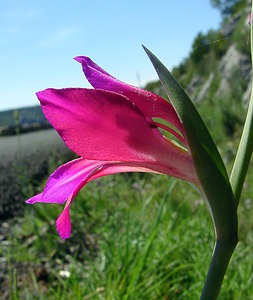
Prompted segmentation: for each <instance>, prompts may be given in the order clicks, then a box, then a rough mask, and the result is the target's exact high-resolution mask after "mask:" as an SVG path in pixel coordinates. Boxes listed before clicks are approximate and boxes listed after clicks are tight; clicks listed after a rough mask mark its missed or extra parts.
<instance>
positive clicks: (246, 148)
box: [230, 1, 253, 206]
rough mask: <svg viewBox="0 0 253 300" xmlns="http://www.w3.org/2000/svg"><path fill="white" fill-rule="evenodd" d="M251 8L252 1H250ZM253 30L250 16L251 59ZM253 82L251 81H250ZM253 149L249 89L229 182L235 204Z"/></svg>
mask: <svg viewBox="0 0 253 300" xmlns="http://www.w3.org/2000/svg"><path fill="white" fill-rule="evenodd" d="M252 8H253V1H252ZM252 41H253V30H252V18H251V31H250V44H251V46H250V47H251V59H252V61H253V49H252V48H253V47H252ZM252 82H253V81H252ZM252 151H253V93H252V91H251V96H250V102H249V108H248V112H247V116H246V121H245V124H244V128H243V132H242V137H241V140H240V144H239V147H238V150H237V154H236V158H235V161H234V165H233V168H232V172H231V176H230V182H231V186H232V189H233V192H234V196H235V200H236V203H237V206H238V204H239V201H240V196H241V192H242V188H243V184H244V181H245V177H246V174H247V170H248V167H249V163H250V159H251V155H252Z"/></svg>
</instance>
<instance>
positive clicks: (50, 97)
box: [27, 56, 199, 239]
mask: <svg viewBox="0 0 253 300" xmlns="http://www.w3.org/2000/svg"><path fill="white" fill-rule="evenodd" d="M75 59H76V60H77V61H78V62H80V63H81V64H82V67H83V71H84V74H85V76H86V77H87V79H88V81H89V82H90V83H91V85H92V86H93V87H94V89H85V88H66V89H46V90H44V91H42V92H38V93H37V96H38V98H39V100H40V102H41V106H42V109H43V112H44V114H45V116H46V117H47V119H48V120H49V121H50V122H51V124H52V125H53V127H54V128H55V129H56V130H57V132H58V133H59V135H60V136H61V137H62V139H63V140H64V142H65V143H66V145H67V146H68V147H69V148H70V149H71V150H72V151H74V152H75V153H76V154H78V155H79V156H80V158H78V159H75V160H73V161H70V162H68V163H66V164H64V165H62V166H60V167H59V168H58V169H57V170H56V171H55V172H54V173H53V174H52V175H51V176H50V177H49V179H48V182H47V184H46V187H45V189H44V191H43V192H42V193H41V194H39V195H36V196H34V197H32V198H30V199H29V200H27V203H30V204H33V203H35V202H47V203H59V204H63V203H66V204H65V208H64V210H63V212H62V213H61V214H60V216H59V218H58V219H57V221H56V228H57V230H58V232H59V234H60V236H61V238H62V239H66V238H68V237H69V236H70V233H71V222H70V215H69V209H70V204H71V203H72V201H73V200H74V198H75V196H76V195H77V193H78V192H79V191H80V189H81V188H83V187H84V186H85V185H86V184H87V183H88V182H89V181H92V180H94V179H96V178H99V177H102V176H106V175H109V174H115V173H120V172H135V171H137V172H151V173H158V174H166V175H169V176H174V177H176V178H180V179H183V180H186V181H188V182H191V183H193V184H195V185H199V180H198V177H197V174H196V171H195V167H194V163H193V159H192V156H191V153H190V149H189V146H188V143H187V139H186V135H185V133H184V128H183V126H182V123H181V121H180V119H179V117H178V115H177V113H176V111H175V109H174V108H173V106H172V105H171V104H170V103H169V102H168V101H166V100H164V99H162V98H161V97H159V96H157V95H155V94H153V93H151V92H148V91H145V90H143V89H140V88H136V87H133V86H131V85H128V84H125V83H123V82H121V81H119V80H117V79H116V78H114V77H112V76H111V75H109V74H108V73H106V72H105V71H104V70H103V69H101V68H100V67H99V66H97V65H96V64H95V63H94V62H93V61H92V60H90V59H89V58H88V57H83V56H81V57H76V58H75ZM161 120H163V121H161ZM165 124H166V125H165ZM162 132H163V133H164V134H165V135H166V132H167V133H169V137H166V136H165V135H163V133H162Z"/></svg>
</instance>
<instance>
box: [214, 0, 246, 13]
mask: <svg viewBox="0 0 253 300" xmlns="http://www.w3.org/2000/svg"><path fill="white" fill-rule="evenodd" d="M211 4H212V5H213V7H215V8H218V9H219V10H220V12H221V14H222V15H223V16H231V15H234V14H235V13H236V12H238V11H239V10H240V9H242V8H243V7H245V5H246V4H247V0H211Z"/></svg>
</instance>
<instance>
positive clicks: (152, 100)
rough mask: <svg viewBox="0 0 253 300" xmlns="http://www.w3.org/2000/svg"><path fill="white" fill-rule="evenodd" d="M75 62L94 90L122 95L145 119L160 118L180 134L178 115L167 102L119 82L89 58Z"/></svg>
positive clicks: (76, 58)
mask: <svg viewBox="0 0 253 300" xmlns="http://www.w3.org/2000/svg"><path fill="white" fill-rule="evenodd" d="M75 60H76V61H78V62H80V63H81V64H82V68H83V72H84V74H85V76H86V78H87V80H88V81H89V82H90V83H91V85H92V86H93V87H94V88H95V89H102V90H108V91H113V92H116V93H119V94H122V95H124V96H126V97H127V98H128V99H129V100H130V101H131V102H133V103H134V104H135V105H136V106H138V108H139V109H140V110H141V111H142V113H143V114H144V115H145V116H146V117H157V118H162V119H164V120H166V121H167V122H169V123H170V124H172V125H174V126H175V127H176V128H178V129H179V130H180V131H181V132H182V130H183V127H182V124H181V122H180V120H179V118H178V115H177V113H176V111H175V109H174V108H173V106H172V105H171V104H170V103H169V102H168V101H166V100H164V99H163V98H161V97H159V96H158V95H156V94H153V93H151V92H149V91H146V90H143V89H140V88H137V87H134V86H131V85H129V84H126V83H124V82H121V81H120V80H118V79H116V78H114V77H113V76H111V75H110V74H108V73H107V72H106V71H104V70H103V69H102V68H101V67H99V66H98V65H96V64H95V63H94V62H93V61H92V60H91V59H90V58H89V57H86V56H78V57H75Z"/></svg>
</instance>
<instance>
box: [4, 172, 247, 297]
mask: <svg viewBox="0 0 253 300" xmlns="http://www.w3.org/2000/svg"><path fill="white" fill-rule="evenodd" d="M251 173H252V172H251ZM251 173H250V175H249V177H248V181H249V182H250V180H251V179H252V178H251V177H252V174H251ZM252 192H253V190H252V189H251V185H249V186H248V188H246V189H245V191H244V195H243V198H244V199H248V200H247V201H246V200H244V201H243V205H242V206H241V209H240V211H239V213H240V216H241V218H240V219H241V220H242V223H241V224H240V235H241V242H240V244H239V246H238V248H237V250H236V253H235V255H234V257H233V259H232V262H231V266H230V268H229V271H228V275H227V276H228V277H227V280H225V282H224V287H223V289H222V291H221V296H220V299H223V300H236V299H252V298H251V296H252V294H253V287H252V284H251V276H252V268H253V262H252V259H251V249H252V247H253V239H252V234H251V227H252V225H253V222H252V220H253V218H252V210H251V209H250V208H251V205H252V201H251V200H249V199H252V195H253V194H252ZM62 208H63V207H62V206H58V205H54V206H52V205H46V204H37V205H34V206H27V207H26V210H25V215H24V217H23V218H20V219H18V220H14V221H13V223H12V225H11V227H10V228H11V232H10V234H9V240H8V243H5V244H3V247H2V248H1V250H0V255H1V256H3V255H4V256H5V255H7V256H8V257H9V269H10V270H12V271H11V277H10V279H11V281H10V282H9V284H10V289H11V291H12V298H10V299H15V300H19V299H20V300H21V299H28V300H29V299H35V300H36V299H40V300H44V299H47V300H51V299H52V300H55V299H59V300H65V299H66V300H67V299H76V300H79V299H80V300H81V299H82V300H83V299H94V300H96V299H97V300H99V299H100V300H101V299H103V300H111V299H116V300H137V299H138V300H142V299H153V300H156V299H167V298H168V299H177V300H180V299H189V300H191V299H192V300H193V299H194V300H195V299H198V297H199V294H200V291H201V289H202V284H203V278H204V277H205V274H206V271H207V268H208V264H209V261H210V258H211V253H212V247H213V240H214V234H213V230H212V221H211V218H210V217H209V213H208V211H207V209H206V206H205V204H204V203H203V202H202V201H201V200H200V196H199V195H198V194H197V193H196V192H195V191H194V190H193V189H191V188H190V187H189V186H188V185H187V184H186V183H183V182H180V181H176V180H174V179H170V178H168V177H166V176H158V175H150V174H121V175H115V176H109V177H105V178H102V179H100V180H97V181H94V182H91V183H90V184H89V185H88V186H87V187H86V188H85V189H84V190H83V191H82V192H81V193H80V194H79V195H78V197H77V199H76V200H75V202H74V203H73V205H72V207H71V218H72V223H73V234H72V237H71V238H70V239H68V240H66V241H64V242H63V241H61V240H60V238H59V237H58V236H57V233H56V230H55V225H54V221H55V218H56V217H57V216H58V214H59V213H60V211H61V210H62ZM7 253H9V254H7ZM20 266H21V268H20ZM40 269H42V270H44V273H42V272H41V271H40V272H39V270H40ZM62 270H66V271H68V272H69V274H70V276H69V277H64V276H62V275H60V274H61V273H60V271H62ZM41 273H42V274H44V275H42V274H41ZM38 274H39V275H38ZM17 282H18V284H17Z"/></svg>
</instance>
